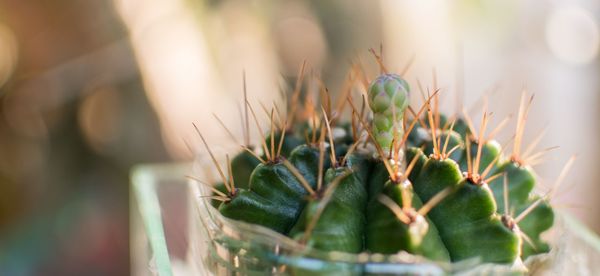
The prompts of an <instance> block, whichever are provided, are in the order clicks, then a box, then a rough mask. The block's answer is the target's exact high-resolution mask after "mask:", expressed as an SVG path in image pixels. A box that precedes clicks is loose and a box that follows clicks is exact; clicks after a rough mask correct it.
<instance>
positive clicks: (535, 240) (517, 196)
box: [490, 161, 554, 258]
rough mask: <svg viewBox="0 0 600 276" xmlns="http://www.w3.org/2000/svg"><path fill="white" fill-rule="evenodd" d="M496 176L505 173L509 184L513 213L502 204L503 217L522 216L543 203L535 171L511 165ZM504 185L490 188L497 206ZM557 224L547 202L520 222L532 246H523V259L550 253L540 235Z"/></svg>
mask: <svg viewBox="0 0 600 276" xmlns="http://www.w3.org/2000/svg"><path fill="white" fill-rule="evenodd" d="M496 173H505V174H506V177H507V180H508V206H509V207H510V209H509V210H508V211H507V210H506V206H504V204H501V205H500V204H499V206H498V212H499V213H508V214H520V213H521V212H523V211H524V210H525V209H527V208H528V207H529V206H530V205H531V204H533V203H534V202H535V201H537V200H538V199H539V196H535V195H533V193H532V192H533V188H534V186H535V177H534V175H533V173H532V172H531V168H529V167H526V166H521V165H520V164H518V163H516V162H513V161H509V162H507V163H505V164H503V165H501V166H500V167H499V168H498V170H497V171H496ZM502 181H503V180H502V179H501V178H499V179H496V180H494V181H493V182H492V184H490V187H491V188H492V191H493V192H494V196H495V197H496V202H503V199H502V197H503V185H502ZM553 223H554V212H553V211H552V208H551V207H550V205H549V204H548V203H547V202H545V201H543V202H542V203H541V204H539V205H538V206H536V207H535V209H534V210H533V211H532V212H531V213H530V214H528V215H527V217H525V218H524V219H523V220H522V221H521V222H519V228H520V230H521V231H522V232H523V233H524V234H525V235H526V236H527V238H528V239H529V242H526V243H524V244H523V252H522V256H523V258H526V257H528V256H530V255H534V254H539V253H545V252H548V251H549V249H550V248H549V246H548V244H547V243H545V242H544V241H542V239H541V237H540V235H541V233H543V232H545V231H546V230H548V229H550V227H552V224H553ZM530 242H531V244H530Z"/></svg>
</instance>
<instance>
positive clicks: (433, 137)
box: [427, 106, 440, 157]
mask: <svg viewBox="0 0 600 276" xmlns="http://www.w3.org/2000/svg"><path fill="white" fill-rule="evenodd" d="M427 117H428V118H429V126H431V128H430V129H431V140H432V142H433V155H434V156H438V157H439V155H440V150H439V148H438V146H437V135H436V134H435V122H434V120H433V114H432V113H431V107H430V106H428V107H427Z"/></svg>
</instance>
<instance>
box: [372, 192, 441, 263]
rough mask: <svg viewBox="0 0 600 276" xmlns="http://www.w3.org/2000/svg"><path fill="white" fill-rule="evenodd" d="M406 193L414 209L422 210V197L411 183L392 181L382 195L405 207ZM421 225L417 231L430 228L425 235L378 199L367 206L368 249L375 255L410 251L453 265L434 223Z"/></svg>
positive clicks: (418, 224)
mask: <svg viewBox="0 0 600 276" xmlns="http://www.w3.org/2000/svg"><path fill="white" fill-rule="evenodd" d="M402 189H407V190H408V191H407V192H409V193H410V194H412V195H413V196H412V205H413V207H414V208H415V209H418V208H420V207H421V206H422V203H421V200H420V199H419V197H418V196H417V195H416V194H414V193H413V192H412V188H411V185H410V182H408V181H407V182H406V184H405V185H403V184H398V183H394V182H392V181H388V182H387V183H386V184H385V187H384V189H383V191H382V194H384V195H386V196H388V197H389V198H390V199H392V200H393V201H394V202H395V203H396V204H398V206H402ZM425 219H426V222H425V221H423V222H418V223H416V224H415V225H414V227H423V226H422V225H425V226H427V229H426V230H425V232H421V231H414V230H413V231H411V230H410V229H409V227H410V226H408V225H406V224H405V223H403V222H401V221H400V220H398V218H397V217H396V216H395V215H394V213H393V212H392V211H391V210H390V209H389V208H388V207H387V206H385V205H383V204H382V203H380V202H379V201H378V200H376V199H374V200H372V201H370V202H369V204H368V206H367V227H366V231H365V245H366V249H367V250H368V251H369V252H372V253H381V254H395V253H397V252H400V251H406V252H409V253H413V254H418V255H422V256H425V257H427V258H429V259H431V260H435V261H445V262H447V261H450V257H449V255H448V251H447V250H446V247H445V246H444V244H443V243H442V240H441V239H440V236H439V233H438V231H437V228H436V227H435V225H434V224H433V223H432V222H431V220H429V219H427V218H425Z"/></svg>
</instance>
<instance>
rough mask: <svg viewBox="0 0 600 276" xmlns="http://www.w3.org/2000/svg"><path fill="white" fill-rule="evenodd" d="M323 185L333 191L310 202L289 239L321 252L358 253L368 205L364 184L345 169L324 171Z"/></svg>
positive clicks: (361, 243)
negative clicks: (336, 181)
mask: <svg viewBox="0 0 600 276" xmlns="http://www.w3.org/2000/svg"><path fill="white" fill-rule="evenodd" d="M336 178H341V179H339V181H338V182H339V183H337V185H336V186H335V187H330V186H331V185H334V184H333V183H334V182H335V179H336ZM325 183H326V185H325V187H326V189H328V190H329V189H330V188H331V189H332V190H330V191H331V195H330V196H329V197H330V198H328V195H327V192H325V196H323V197H322V198H319V199H315V200H312V201H310V202H309V203H308V205H307V206H306V208H305V209H304V211H303V213H302V215H301V217H300V219H299V220H298V223H297V224H296V225H295V226H294V228H292V230H291V231H290V236H292V237H293V238H294V239H297V240H300V241H302V242H304V243H305V244H306V245H307V246H308V247H312V248H316V249H320V250H324V251H340V252H348V253H359V252H361V251H362V250H363V232H364V225H365V215H364V214H365V213H364V209H365V206H366V202H367V192H366V190H365V185H364V183H361V181H360V180H359V178H358V177H357V175H356V173H355V172H352V171H351V169H349V168H347V167H338V168H331V169H329V170H327V172H326V173H325Z"/></svg>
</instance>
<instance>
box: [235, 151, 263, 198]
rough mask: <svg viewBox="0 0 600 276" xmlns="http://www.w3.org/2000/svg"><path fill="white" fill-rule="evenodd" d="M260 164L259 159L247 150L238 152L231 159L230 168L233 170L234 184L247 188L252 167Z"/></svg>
mask: <svg viewBox="0 0 600 276" xmlns="http://www.w3.org/2000/svg"><path fill="white" fill-rule="evenodd" d="M258 164H260V160H258V159H257V158H256V157H254V156H253V155H252V154H250V153H249V152H247V151H242V152H240V153H238V154H237V155H236V156H235V157H234V158H233V159H232V160H231V169H232V172H233V181H234V182H235V186H236V187H238V188H242V189H248V184H249V183H250V175H251V174H252V171H254V168H256V166H258Z"/></svg>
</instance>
